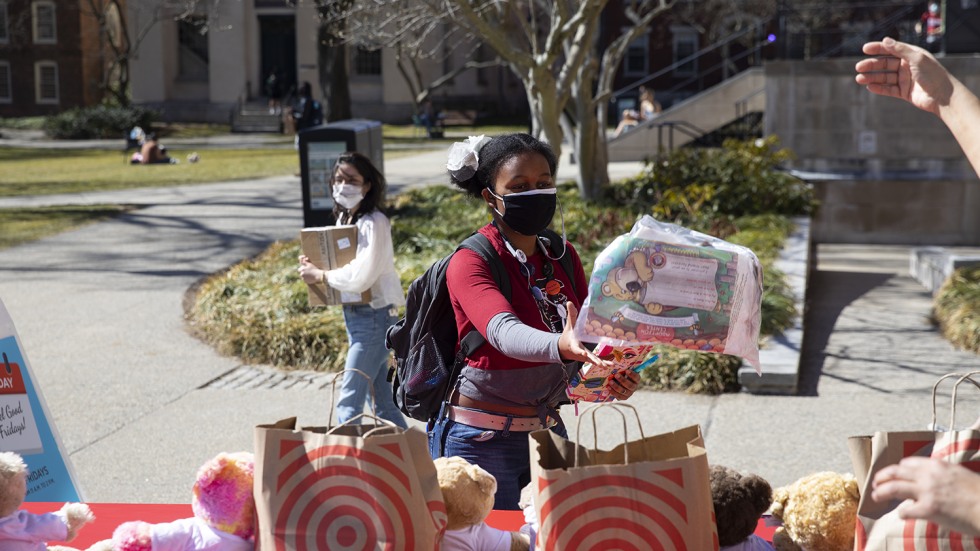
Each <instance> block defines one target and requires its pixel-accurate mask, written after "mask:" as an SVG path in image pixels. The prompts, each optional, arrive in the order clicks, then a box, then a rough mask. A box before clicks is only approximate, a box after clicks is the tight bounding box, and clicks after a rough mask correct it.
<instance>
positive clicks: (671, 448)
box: [530, 403, 718, 551]
mask: <svg viewBox="0 0 980 551" xmlns="http://www.w3.org/2000/svg"><path fill="white" fill-rule="evenodd" d="M601 408H613V409H615V410H616V411H617V412H618V413H620V415H622V421H623V439H624V441H625V443H624V444H622V445H620V446H618V447H616V448H615V449H613V450H609V451H605V450H597V449H596V448H595V446H593V447H591V448H589V447H585V446H581V445H579V444H576V443H575V442H571V441H569V440H567V439H565V438H562V437H561V436H559V435H557V434H555V433H553V432H551V431H549V430H539V431H534V432H532V433H531V434H530V438H531V485H532V492H533V500H534V509H535V512H536V513H537V519H538V532H537V540H536V541H537V542H536V545H535V549H541V550H549V551H550V550H554V551H576V550H586V549H588V550H598V549H659V550H666V551H670V550H677V551H680V550H687V551H710V550H717V549H718V531H717V529H716V526H715V518H714V507H713V505H712V502H711V485H710V481H709V477H708V456H707V454H706V452H705V449H704V441H703V438H702V435H701V428H700V427H698V426H696V425H695V426H691V427H687V428H683V429H680V430H676V431H674V432H671V433H667V434H660V435H657V436H649V437H645V436H643V429H642V427H640V440H636V441H632V442H630V441H627V440H626V417H625V415H623V413H622V411H623V410H625V409H626V408H628V410H632V411H633V413H634V414H636V410H635V409H633V407H632V406H630V405H628V404H618V403H604V404H601V405H599V406H596V407H594V408H592V409H590V410H589V411H590V412H591V414H592V422H593V426H594V425H595V412H596V410H598V409H601ZM620 408H623V409H620ZM636 419H637V422H638V423H639V415H638V414H637V415H636ZM583 424H585V423H584V419H583V420H582V421H580V422H579V432H581V427H582V425H583ZM576 441H580V440H579V438H578V436H577V435H576Z"/></svg>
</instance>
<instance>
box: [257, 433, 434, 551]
mask: <svg viewBox="0 0 980 551" xmlns="http://www.w3.org/2000/svg"><path fill="white" fill-rule="evenodd" d="M408 455H410V452H409V451H408V450H406V449H404V446H403V445H401V444H400V443H391V444H390V445H382V446H378V447H375V448H374V449H372V450H367V449H364V448H358V447H355V446H350V445H344V444H340V443H337V444H328V445H323V446H319V447H313V448H307V447H306V446H305V445H304V442H302V441H282V442H280V444H279V461H278V463H279V465H280V468H279V472H278V477H277V483H276V493H277V494H278V495H277V496H276V501H277V502H278V507H276V510H275V524H274V538H275V549H277V550H283V551H285V550H296V551H305V550H309V551H316V550H320V549H350V550H365V551H366V550H371V549H380V548H385V549H388V548H391V549H395V548H397V549H421V548H423V547H424V546H425V545H424V544H425V537H424V536H426V534H428V535H429V536H431V533H432V530H428V531H426V530H421V529H419V526H417V523H418V522H420V521H423V520H428V519H431V521H432V522H433V523H434V524H436V525H439V524H440V523H441V526H442V527H445V524H446V514H445V506H444V505H443V503H442V502H441V501H438V502H428V503H427V508H428V511H426V512H422V511H418V510H416V508H415V507H413V505H412V504H413V503H418V502H419V497H420V494H421V490H420V488H419V483H418V480H417V479H416V478H415V477H413V476H411V468H410V466H408V465H406V460H407V459H408ZM440 519H441V520H440ZM440 531H441V528H440ZM379 545H380V547H379Z"/></svg>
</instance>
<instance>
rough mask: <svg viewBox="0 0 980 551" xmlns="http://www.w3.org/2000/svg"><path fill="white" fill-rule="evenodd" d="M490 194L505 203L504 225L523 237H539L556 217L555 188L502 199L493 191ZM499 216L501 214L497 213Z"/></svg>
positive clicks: (556, 196) (536, 190)
mask: <svg viewBox="0 0 980 551" xmlns="http://www.w3.org/2000/svg"><path fill="white" fill-rule="evenodd" d="M490 194H491V195H493V196H494V197H497V198H498V199H500V200H502V201H503V202H504V214H503V215H502V216H501V219H502V220H503V221H504V224H507V226H508V227H510V229H512V230H514V231H516V232H517V233H520V234H521V235H538V234H539V233H541V232H542V231H543V230H544V229H545V228H547V227H548V224H550V223H551V219H552V218H554V216H555V205H556V203H557V199H558V195H557V190H556V189H555V188H547V189H535V190H531V191H522V192H521V193H510V194H507V195H504V196H502V197H501V196H500V195H497V194H496V193H494V192H493V191H490ZM494 210H495V211H496V209H494ZM497 214H500V212H499V211H497Z"/></svg>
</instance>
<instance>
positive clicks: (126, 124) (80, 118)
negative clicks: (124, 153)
mask: <svg viewBox="0 0 980 551" xmlns="http://www.w3.org/2000/svg"><path fill="white" fill-rule="evenodd" d="M156 118H157V115H156V113H155V112H153V111H151V110H149V109H146V108H143V107H140V106H135V105H134V106H130V107H120V106H110V105H96V106H94V107H78V108H75V109H69V110H67V111H63V112H61V113H58V114H57V115H51V116H50V117H47V118H46V119H45V120H44V131H45V132H46V133H47V134H48V136H49V137H51V138H55V139H59V140H89V139H113V138H119V139H124V137H125V136H127V135H128V134H129V131H130V130H131V129H132V128H133V127H134V126H141V127H143V128H144V129H149V128H150V124H152V123H153V121H154V119H156Z"/></svg>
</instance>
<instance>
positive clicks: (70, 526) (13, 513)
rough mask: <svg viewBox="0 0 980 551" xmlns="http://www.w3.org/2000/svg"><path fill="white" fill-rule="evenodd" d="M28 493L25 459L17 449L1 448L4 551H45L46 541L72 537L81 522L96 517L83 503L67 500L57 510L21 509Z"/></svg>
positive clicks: (1, 542)
mask: <svg viewBox="0 0 980 551" xmlns="http://www.w3.org/2000/svg"><path fill="white" fill-rule="evenodd" d="M25 497H27V465H26V464H25V463H24V459H23V458H22V457H21V456H20V455H18V454H16V453H14V452H0V549H2V550H3V551H45V549H47V548H48V547H47V544H46V543H45V542H46V541H48V540H51V541H71V540H72V539H74V538H75V536H76V535H77V534H78V531H79V530H80V529H81V528H82V526H84V525H85V524H86V523H88V522H91V521H93V520H95V517H94V516H93V515H92V511H91V510H90V509H89V507H88V505H85V504H84V503H66V504H65V505H64V507H62V508H61V509H60V510H59V511H58V512H57V513H44V514H40V515H36V514H34V513H30V512H28V511H23V510H20V506H21V505H22V504H23V503H24V498H25ZM52 549H53V548H52ZM60 549H67V548H60Z"/></svg>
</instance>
